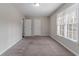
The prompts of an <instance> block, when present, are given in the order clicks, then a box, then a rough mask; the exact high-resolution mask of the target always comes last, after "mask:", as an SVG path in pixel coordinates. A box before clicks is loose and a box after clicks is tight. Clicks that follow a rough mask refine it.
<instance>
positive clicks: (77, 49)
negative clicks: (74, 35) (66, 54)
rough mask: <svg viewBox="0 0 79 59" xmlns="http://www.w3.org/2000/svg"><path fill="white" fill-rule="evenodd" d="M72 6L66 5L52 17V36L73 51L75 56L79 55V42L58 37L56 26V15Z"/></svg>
mask: <svg viewBox="0 0 79 59" xmlns="http://www.w3.org/2000/svg"><path fill="white" fill-rule="evenodd" d="M71 5H72V4H64V5H63V6H62V7H61V8H59V9H58V10H56V11H55V12H54V14H52V15H51V16H50V36H51V37H52V38H54V39H55V40H56V41H58V42H60V43H61V44H62V45H63V46H65V47H66V48H68V49H69V50H70V51H72V52H73V53H74V54H76V55H79V45H78V42H74V41H71V40H69V39H66V38H64V37H60V36H58V35H56V32H57V26H56V15H57V14H58V13H59V12H61V11H64V10H65V9H66V8H68V7H69V6H71Z"/></svg>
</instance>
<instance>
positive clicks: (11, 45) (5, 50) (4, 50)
mask: <svg viewBox="0 0 79 59" xmlns="http://www.w3.org/2000/svg"><path fill="white" fill-rule="evenodd" d="M19 41H20V40H17V41H16V42H15V43H14V44H12V45H11V46H9V47H8V48H6V49H5V50H4V51H2V52H1V53H0V55H1V54H3V53H4V52H6V51H7V50H8V49H10V48H11V47H12V46H14V45H15V44H16V43H18V42H19Z"/></svg>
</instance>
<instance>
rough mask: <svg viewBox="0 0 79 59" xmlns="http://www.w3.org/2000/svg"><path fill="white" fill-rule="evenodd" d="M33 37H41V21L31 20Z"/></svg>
mask: <svg viewBox="0 0 79 59" xmlns="http://www.w3.org/2000/svg"><path fill="white" fill-rule="evenodd" d="M33 36H41V20H40V19H34V20H33Z"/></svg>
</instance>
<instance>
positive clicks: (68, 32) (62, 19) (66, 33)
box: [57, 5, 78, 41]
mask: <svg viewBox="0 0 79 59" xmlns="http://www.w3.org/2000/svg"><path fill="white" fill-rule="evenodd" d="M77 7H78V6H77V5H75V6H72V7H70V8H68V9H67V10H65V11H64V12H61V13H59V14H58V15H57V35H59V36H63V37H65V38H68V39H71V40H75V41H77V39H78V16H77V10H78V8H77Z"/></svg>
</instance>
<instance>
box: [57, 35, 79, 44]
mask: <svg viewBox="0 0 79 59" xmlns="http://www.w3.org/2000/svg"><path fill="white" fill-rule="evenodd" d="M57 36H60V37H62V38H65V39H68V40H70V41H73V42H75V43H77V42H78V40H73V39H71V38H68V37H64V36H62V35H58V34H57Z"/></svg>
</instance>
